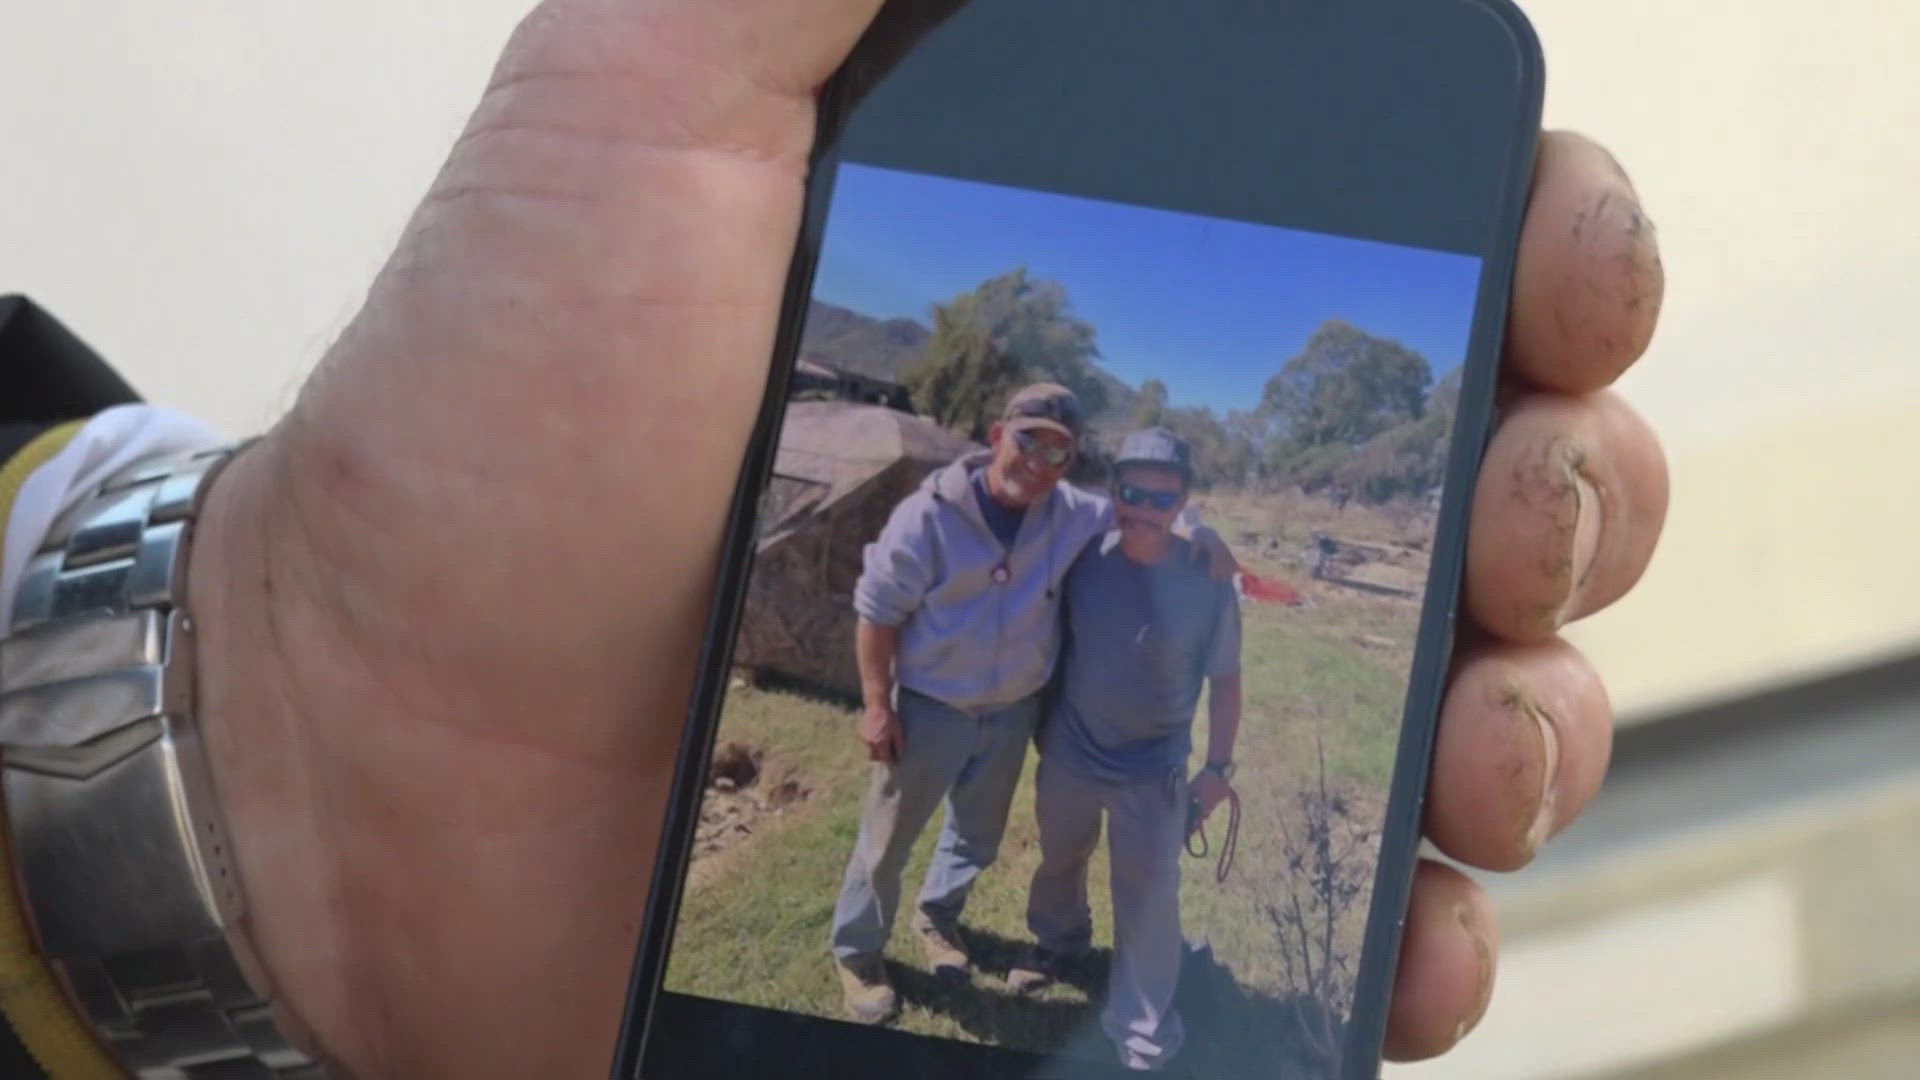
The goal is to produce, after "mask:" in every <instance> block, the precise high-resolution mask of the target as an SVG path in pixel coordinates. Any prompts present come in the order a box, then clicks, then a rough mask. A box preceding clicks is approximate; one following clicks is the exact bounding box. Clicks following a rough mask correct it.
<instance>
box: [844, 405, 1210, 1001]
mask: <svg viewBox="0 0 1920 1080" xmlns="http://www.w3.org/2000/svg"><path fill="white" fill-rule="evenodd" d="M1084 429H1085V422H1084V419H1083V417H1082V414H1081V410H1080V405H1079V402H1078V400H1077V399H1075V397H1074V396H1073V394H1072V393H1071V392H1070V391H1068V390H1067V389H1066V388H1065V387H1062V386H1057V385H1054V384H1052V383H1039V384H1035V385H1033V386H1029V387H1027V388H1025V389H1024V390H1021V391H1020V392H1019V393H1017V394H1015V395H1014V396H1013V398H1012V400H1010V401H1009V402H1008V404H1007V407H1006V410H1005V412H1004V413H1003V415H1002V418H1001V419H1000V421H999V422H997V423H995V424H994V425H993V427H992V429H991V431H990V432H989V436H988V443H989V449H988V450H987V451H986V452H984V453H981V454H976V455H973V456H971V457H968V458H963V459H962V460H960V461H956V462H954V463H953V464H952V465H950V466H948V467H946V468H944V469H941V470H939V471H937V472H935V473H933V474H932V475H930V476H929V477H928V478H927V480H926V481H925V482H924V483H923V484H922V485H921V487H920V489H919V490H918V491H916V492H915V493H914V494H912V495H910V496H908V497H907V498H906V499H904V500H902V502H901V503H900V505H899V506H898V507H896V508H895V509H894V512H893V514H892V516H891V517H890V518H889V519H888V522H887V524H886V527H885V528H884V529H883V530H882V531H881V534H880V537H879V538H878V539H877V540H876V541H875V542H874V543H872V544H871V545H869V546H868V547H867V549H866V565H865V569H864V571H863V572H862V574H861V576H860V580H859V582H858V584H857V585H856V586H855V590H854V607H855V609H856V610H857V611H858V613H859V616H860V619H859V629H858V632H857V638H858V639H857V642H856V647H857V649H858V655H859V665H860V678H861V689H862V696H863V698H864V702H865V710H864V712H863V715H862V717H861V720H860V727H859V736H860V740H861V741H862V742H863V743H865V744H866V746H867V750H868V754H869V756H870V757H871V758H872V759H873V761H874V762H875V763H876V765H875V768H874V772H873V780H872V783H871V787H870V788H869V790H868V793H867V798H866V803H865V807H864V810H863V813H862V816H861V821H860V835H859V838H858V840H856V842H855V844H854V849H853V853H852V857H851V858H850V859H849V860H848V863H847V870H846V875H845V879H844V882H843V884H842V887H841V892H840V898H839V902H838V903H837V905H836V906H835V909H834V913H833V931H832V946H833V953H834V957H835V959H836V966H837V968H838V972H839V976H840V982H841V988H842V991H843V992H844V995H845V1001H846V1007H847V1011H848V1013H849V1014H850V1015H851V1016H853V1017H854V1018H855V1019H857V1020H861V1021H864V1022H867V1023H883V1022H885V1021H887V1020H889V1019H891V1018H892V1017H893V1016H894V1014H895V1013H896V1012H897V1010H898V1000H897V998H896V996H895V994H894V992H893V987H892V985H891V983H890V981H889V979H888V977H887V973H886V968H885V966H884V964H883V962H882V953H883V951H884V949H885V947H886V943H887V939H888V936H889V934H890V933H891V930H892V927H893V919H894V915H895V913H896V911H897V910H898V907H899V901H900V878H901V872H902V870H903V869H904V867H905V865H906V862H907V858H908V856H909V855H910V854H911V852H912V849H913V845H914V842H915V841H916V840H917V839H918V838H919V836H920V833H921V831H922V830H923V829H925V827H926V825H927V822H928V821H929V820H931V818H932V816H933V812H934V810H935V809H936V808H938V807H939V806H940V804H941V803H942V802H944V803H945V804H946V822H945V825H944V826H943V827H942V829H941V832H940V840H939V845H938V847H937V849H936V850H935V852H934V856H933V862H932V864H931V865H930V866H929V867H928V869H927V876H926V879H925V881H924V882H923V884H922V886H921V889H920V895H919V899H918V902H917V909H916V912H915V915H914V920H913V927H914V930H915V934H916V936H917V937H918V938H919V939H920V942H921V945H922V948H923V950H924V952H925V954H926V958H927V962H928V966H929V967H930V968H931V969H932V970H933V971H934V973H935V974H936V975H939V976H941V977H942V978H945V979H948V980H950V981H961V980H964V979H966V978H967V973H968V966H969V959H968V956H967V952H966V949H965V946H964V945H963V944H962V942H961V940H960V936H959V932H958V925H959V916H960V911H961V908H962V907H963V905H964V904H965V903H966V899H967V895H968V893H969V891H970V890H971V889H972V886H973V882H974V880H975V879H976V878H977V877H978V876H979V875H980V872H981V871H982V870H984V869H986V868H987V867H988V866H990V865H991V864H992V863H993V861H994V858H995V857H996V856H997V855H998V853H999V847H1000V840H1001V836H1002V835H1003V834H1004V832H1005V831H1006V824H1007V814H1008V810H1009V808H1010V807H1011V804H1012V802H1013V793H1014V789H1015V787H1016V785H1017V784H1018V783H1019V780H1020V770H1021V766H1022V764H1023V763H1024V760H1025V757H1026V747H1027V743H1028V742H1029V740H1030V739H1031V738H1032V736H1033V732H1034V728H1035V726H1036V724H1037V723H1038V721H1039V716H1040V693H1041V691H1042V690H1043V689H1044V688H1045V687H1046V685H1047V683H1048V682H1049V680H1050V679H1051V678H1052V675H1053V668H1054V660H1055V658H1056V656H1057V654H1058V652H1059V648H1060V619H1061V615H1060V588H1061V579H1062V577H1063V576H1064V575H1065V574H1066V572H1067V569H1068V568H1069V567H1071V566H1072V565H1073V563H1074V560H1075V559H1077V558H1078V557H1079V555H1080V553H1081V551H1082V550H1084V549H1085V548H1086V547H1087V545H1088V544H1089V543H1090V542H1091V541H1092V540H1094V538H1096V537H1099V536H1101V535H1103V534H1104V533H1106V532H1107V531H1108V530H1109V529H1111V528H1112V527H1113V525H1114V521H1115V518H1114V510H1113V505H1112V503H1111V502H1110V501H1109V500H1107V499H1106V498H1104V497H1102V496H1100V495H1097V494H1093V493H1091V492H1087V491H1083V490H1081V489H1079V488H1076V487H1074V486H1072V485H1071V484H1062V483H1060V480H1061V478H1062V477H1063V476H1064V475H1065V474H1066V472H1067V469H1068V468H1069V466H1071V465H1072V463H1073V460H1074V457H1075V455H1076V454H1077V453H1078V452H1079V445H1080V440H1081V437H1082V435H1083V433H1084ZM1201 547H1202V549H1203V550H1204V551H1205V552H1206V558H1207V559H1208V561H1209V562H1210V564H1211V565H1212V566H1213V567H1214V569H1215V571H1216V573H1219V574H1221V575H1222V576H1230V575H1231V574H1232V572H1233V570H1232V562H1233V561H1232V558H1231V556H1230V555H1227V554H1226V551H1225V548H1224V545H1222V544H1220V542H1219V540H1218V537H1216V536H1214V535H1213V534H1212V533H1210V532H1206V533H1204V534H1203V538H1202V544H1201ZM896 688H897V694H896Z"/></svg>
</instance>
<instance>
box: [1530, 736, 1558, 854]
mask: <svg viewBox="0 0 1920 1080" xmlns="http://www.w3.org/2000/svg"><path fill="white" fill-rule="evenodd" d="M1524 711H1525V712H1526V714H1527V717H1528V719H1530V720H1532V721H1533V723H1534V725H1535V726H1536V727H1537V728H1538V729H1539V732H1540V753H1541V756H1542V758H1543V759H1544V760H1543V761H1542V762H1541V768H1540V802H1539V809H1538V810H1537V811H1536V812H1535V814H1534V818H1533V825H1532V826H1531V827H1530V828H1528V829H1527V851H1528V853H1529V854H1531V853H1533V852H1537V851H1539V850H1540V848H1541V846H1542V845H1544V844H1545V843H1546V842H1547V840H1548V839H1549V838H1550V837H1552V835H1553V830H1554V826H1555V825H1556V824H1557V822H1558V820H1559V816H1560V815H1559V801H1560V784H1559V778H1560V729H1559V728H1558V727H1557V726H1555V724H1554V722H1553V717H1552V716H1550V715H1548V713H1547V710H1545V709H1543V708H1541V707H1540V706H1539V705H1538V704H1536V703H1534V702H1533V701H1531V700H1529V701H1527V702H1526V705H1525V707H1524Z"/></svg>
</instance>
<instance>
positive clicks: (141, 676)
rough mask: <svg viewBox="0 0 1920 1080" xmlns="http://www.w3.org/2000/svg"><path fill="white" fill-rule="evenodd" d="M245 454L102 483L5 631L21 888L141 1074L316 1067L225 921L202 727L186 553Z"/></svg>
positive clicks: (282, 1079)
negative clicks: (285, 1030) (211, 501)
mask: <svg viewBox="0 0 1920 1080" xmlns="http://www.w3.org/2000/svg"><path fill="white" fill-rule="evenodd" d="M235 453H236V448H233V447H226V448H222V449H219V450H212V451H207V452H204V453H198V454H193V455H188V456H184V457H181V458H177V459H174V460H170V461H165V462H160V463H157V464H150V465H144V466H142V467H139V468H137V469H133V470H129V471H128V472H127V473H125V474H124V475H121V476H117V477H114V478H112V479H110V480H108V481H107V482H106V483H104V484H103V485H101V487H100V489H99V490H98V491H97V492H95V493H93V494H92V495H91V496H90V497H88V498H87V499H86V500H85V501H84V502H83V503H82V504H81V505H80V506H78V507H76V508H75V509H74V510H73V511H72V512H70V513H68V514H66V515H64V516H63V518H62V519H61V521H59V522H57V523H56V524H55V526H54V529H53V533H52V535H51V536H50V537H49V538H48V539H47V541H46V543H45V545H44V546H43V547H42V548H41V549H40V551H39V552H38V553H37V554H36V555H35V557H34V558H33V560H32V561H31V562H30V563H29V564H28V567H27V571H26V574H25V576H24V577H23V578H22V581H21V586H20V589H19V591H18V594H17V596H16V598H15V605H14V612H13V623H12V626H11V627H10V628H9V630H10V636H8V637H7V638H6V639H5V640H4V641H0V744H4V746H5V758H4V765H5V768H4V771H3V772H0V776H3V777H4V780H3V786H4V795H5V799H6V807H7V820H8V824H9V827H10V829H11V832H12V840H13V850H14V869H15V875H16V880H17V882H18V885H19V889H20V893H21V895H22V896H23V897H24V898H25V899H26V903H27V907H28V910H29V911H30V913H31V916H32V919H33V922H34V926H35V930H36V934H37V936H38V938H39V943H40V949H41V954H42V956H43V957H44V958H45V959H46V961H47V962H48V963H49V964H50V965H51V966H52V967H53V968H54V969H55V970H56V971H57V972H58V973H59V974H60V975H61V976H62V977H63V978H64V979H65V981H66V983H67V986H68V988H69V990H70V991H71V993H72V996H73V999H74V1000H75V1001H76V1002H77V1003H78V1005H79V1006H80V1008H81V1009H82V1010H83V1011H84V1012H85V1013H86V1015H87V1016H88V1017H89V1018H90V1019H91V1020H92V1022H93V1024H94V1025H95V1027H96V1029H97V1030H98V1031H99V1033H100V1035H101V1040H102V1043H103V1045H104V1046H105V1047H106V1048H107V1050H108V1052H109V1053H110V1054H111V1055H112V1056H113V1057H115V1058H116V1059H117V1060H118V1061H119V1062H120V1063H121V1064H122V1065H123V1066H125V1067H126V1068H127V1069H128V1070H129V1071H130V1072H132V1073H133V1075H135V1076H137V1077H140V1078H142V1080H215V1078H218V1080H253V1078H260V1080H317V1078H319V1077H321V1076H322V1075H323V1074H322V1072H321V1070H320V1068H319V1066H317V1065H316V1064H314V1063H313V1062H312V1061H311V1060H309V1059H308V1058H307V1057H306V1056H305V1055H303V1054H301V1053H300V1052H299V1051H298V1050H296V1049H294V1048H293V1047H292V1046H291V1045H290V1044H289V1043H288V1042H287V1040H286V1039H285V1038H284V1037H282V1036H281V1035H280V1033H279V1031H278V1030H277V1029H276V1028H275V1026H274V1022H273V1018H272V1009H271V1005H270V1003H269V1001H268V1000H266V999H265V998H264V997H263V996H262V995H261V994H260V993H259V992H258V991H256V990H255V989H254V988H253V987H251V986H250V985H249V984H248V981H247V979H246V977H245V976H244V975H243V974H242V972H243V970H245V969H244V968H243V966H242V964H241V962H240V958H239V956H238V954H237V953H236V951H235V949H236V947H238V948H241V949H244V948H246V944H245V937H244V935H243V934H240V933H238V932H235V933H233V934H232V936H231V937H229V931H230V930H235V929H236V924H237V922H238V920H239V919H240V916H241V914H242V911H243V903H242V898H241V895H240V891H239V887H238V882H237V881H236V880H235V878H234V872H233V868H232V867H231V865H230V864H229V861H228V858H227V841H226V834H225V832H226V831H225V825H224V823H223V822H222V821H221V819H220V815H219V813H218V811H217V809H216V804H215V802H214V800H213V796H212V791H211V788H210V786H209V780H208V772H207V762H206V758H205V753H204V750H203V749H202V747H201V744H200V741H199V737H198V728H197V726H196V723H195V712H194V700H193V675H194V663H193V661H194V628H193V624H192V621H191V619H190V618H189V617H188V615H187V613H186V612H185V611H184V610H182V605H183V603H184V600H185V597H186V563H187V551H188V545H189V542H190V540H191V530H192V527H193V521H194V518H195V515H196V512H197V511H198V509H199V506H200V502H201V500H202V498H203V495H204V493H205V491H206V490H207V488H208V487H209V486H210V481H211V480H212V478H213V476H214V475H216V474H217V473H218V471H219V470H220V468H221V467H223V466H224V465H225V464H226V463H227V462H228V461H229V460H230V459H231V458H232V457H233V455H234V454H235ZM255 970H258V969H257V967H256V968H255Z"/></svg>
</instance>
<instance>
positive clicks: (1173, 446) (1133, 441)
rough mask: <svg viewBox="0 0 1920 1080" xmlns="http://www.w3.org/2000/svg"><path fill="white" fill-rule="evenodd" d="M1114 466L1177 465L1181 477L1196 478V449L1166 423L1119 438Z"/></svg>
mask: <svg viewBox="0 0 1920 1080" xmlns="http://www.w3.org/2000/svg"><path fill="white" fill-rule="evenodd" d="M1113 465H1114V468H1116V469H1117V468H1119V467H1121V466H1122V465H1164V466H1166V467H1168V468H1170V469H1177V470H1179V472H1180V475H1181V477H1183V478H1184V479H1187V480H1192V479H1193V449H1192V448H1191V447H1189V446H1188V445H1187V440H1185V439H1182V438H1181V437H1180V436H1178V435H1175V434H1174V433H1173V432H1171V431H1168V430H1167V429H1166V428H1163V427H1150V428H1144V429H1142V430H1140V431H1136V432H1134V433H1133V434H1131V435H1128V436H1127V437H1126V438H1125V439H1122V440H1121V441H1120V452H1119V453H1118V454H1116V455H1115V456H1114V459H1113Z"/></svg>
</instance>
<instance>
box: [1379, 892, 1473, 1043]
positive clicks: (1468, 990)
mask: <svg viewBox="0 0 1920 1080" xmlns="http://www.w3.org/2000/svg"><path fill="white" fill-rule="evenodd" d="M1499 948H1500V939H1499V932H1498V929H1497V928H1496V926H1495V923H1494V915H1493V905H1492V904H1491V903H1490V902H1489V901H1488V900H1487V897H1486V894H1484V893H1482V892H1481V891H1480V888H1479V886H1477V885H1475V884H1474V883H1473V882H1472V881H1470V880H1468V878H1467V876H1466V875H1465V874H1462V873H1460V872H1459V871H1458V870H1454V869H1452V868H1451V867H1447V866H1442V865H1441V864H1439V863H1436V862H1431V861H1426V860H1422V861H1421V863H1420V866H1419V869H1418V870H1417V871H1416V872H1415V874H1414V880H1413V895H1412V898H1411V900H1410V901H1409V902H1408V906H1407V922H1406V932H1405V936H1404V937H1402V939H1401V942H1400V966H1399V969H1398V973H1397V975H1396V976H1395V979H1394V984H1393V1004H1392V1005H1391V1006H1389V1008H1388V1010H1387V1039H1386V1047H1385V1049H1386V1056H1387V1058H1388V1059H1389V1060H1391V1061H1419V1060H1422V1059H1425V1058H1430V1057H1437V1056H1438V1055H1440V1054H1444V1053H1446V1052H1447V1051H1448V1050H1451V1049H1453V1047H1454V1044H1456V1043H1458V1042H1459V1041H1460V1040H1461V1039H1462V1038H1463V1037H1465V1035H1466V1034H1467V1032H1469V1031H1471V1030H1473V1026H1474V1025H1475V1024H1477V1023H1479V1022H1480V1017H1481V1016H1482V1015H1483V1014H1484V1013H1485V1012H1486V1011H1487V1001H1488V999H1490V998H1491V997H1492V996H1493V969H1494V960H1495V957H1496V955H1497V954H1498V952H1499Z"/></svg>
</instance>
